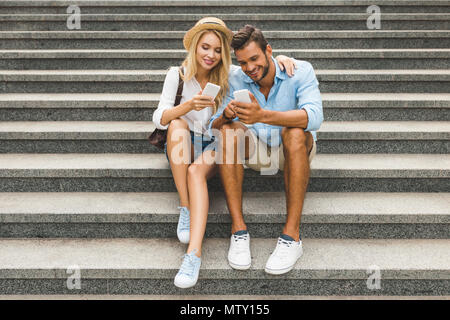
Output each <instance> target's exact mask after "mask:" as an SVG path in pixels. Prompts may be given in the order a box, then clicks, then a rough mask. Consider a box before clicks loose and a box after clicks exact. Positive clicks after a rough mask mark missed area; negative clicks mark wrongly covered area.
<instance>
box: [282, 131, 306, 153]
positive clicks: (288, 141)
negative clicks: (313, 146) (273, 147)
mask: <svg viewBox="0 0 450 320" xmlns="http://www.w3.org/2000/svg"><path fill="white" fill-rule="evenodd" d="M281 137H282V140H283V148H284V149H285V150H287V151H296V150H300V149H304V148H306V145H307V143H308V140H309V139H311V138H312V135H311V132H309V131H305V130H304V129H302V128H287V127H284V128H283V129H282V131H281Z"/></svg>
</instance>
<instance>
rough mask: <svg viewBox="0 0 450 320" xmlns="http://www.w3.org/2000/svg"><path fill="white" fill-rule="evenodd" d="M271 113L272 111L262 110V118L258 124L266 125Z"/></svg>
mask: <svg viewBox="0 0 450 320" xmlns="http://www.w3.org/2000/svg"><path fill="white" fill-rule="evenodd" d="M269 111H270V110H266V109H261V116H260V119H259V121H258V122H261V123H266V122H267V119H268V118H269V117H270V115H269Z"/></svg>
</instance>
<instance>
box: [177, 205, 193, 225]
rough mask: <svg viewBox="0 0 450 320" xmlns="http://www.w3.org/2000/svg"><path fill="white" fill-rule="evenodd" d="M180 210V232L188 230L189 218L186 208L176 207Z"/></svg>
mask: <svg viewBox="0 0 450 320" xmlns="http://www.w3.org/2000/svg"><path fill="white" fill-rule="evenodd" d="M178 209H179V210H180V223H179V224H180V230H189V229H190V225H189V223H190V217H189V211H188V210H187V208H186V207H178Z"/></svg>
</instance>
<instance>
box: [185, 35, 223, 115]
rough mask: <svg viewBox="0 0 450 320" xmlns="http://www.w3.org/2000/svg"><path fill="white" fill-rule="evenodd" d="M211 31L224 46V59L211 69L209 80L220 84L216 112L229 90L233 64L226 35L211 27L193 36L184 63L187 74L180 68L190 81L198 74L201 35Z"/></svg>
mask: <svg viewBox="0 0 450 320" xmlns="http://www.w3.org/2000/svg"><path fill="white" fill-rule="evenodd" d="M209 32H213V33H214V34H215V35H216V36H217V37H218V38H219V39H220V44H221V46H222V48H221V50H220V55H221V57H222V59H221V60H220V62H219V63H218V64H217V66H215V67H214V68H213V69H211V71H210V73H209V80H208V81H209V82H211V83H214V84H216V85H218V86H220V91H219V94H218V95H217V97H216V98H215V99H214V101H215V106H214V112H213V114H214V113H216V111H217V109H218V107H219V106H220V105H221V104H222V101H223V99H224V97H225V95H226V93H227V91H228V72H229V70H230V66H231V50H230V45H229V43H228V42H227V40H226V37H225V35H224V34H223V33H222V32H220V31H217V30H210V29H207V30H202V31H200V32H198V33H196V34H195V35H194V37H193V38H192V41H191V46H190V47H189V50H188V54H187V56H186V59H184V61H183V63H182V66H183V67H184V69H185V74H182V73H181V70H180V77H181V79H183V80H184V81H189V80H191V79H192V78H193V77H194V76H195V75H196V74H197V59H196V54H197V45H198V42H199V41H200V39H201V37H202V36H203V35H204V34H206V33H209Z"/></svg>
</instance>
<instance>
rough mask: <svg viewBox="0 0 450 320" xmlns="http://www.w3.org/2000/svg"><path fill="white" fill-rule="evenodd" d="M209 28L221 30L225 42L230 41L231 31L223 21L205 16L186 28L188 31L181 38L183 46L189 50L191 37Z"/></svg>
mask: <svg viewBox="0 0 450 320" xmlns="http://www.w3.org/2000/svg"><path fill="white" fill-rule="evenodd" d="M210 29H213V30H218V31H221V32H222V33H223V34H224V35H225V37H226V39H227V42H228V43H231V39H232V38H233V31H231V30H230V29H228V28H227V26H226V24H225V22H223V21H222V20H220V19H219V18H214V17H206V18H203V19H200V20H199V21H197V23H196V24H195V26H193V27H192V28H191V29H189V30H188V32H186V34H185V35H184V39H183V44H184V48H185V49H186V50H189V47H190V46H191V41H192V38H193V37H194V35H195V34H196V33H197V32H199V31H202V30H210Z"/></svg>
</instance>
